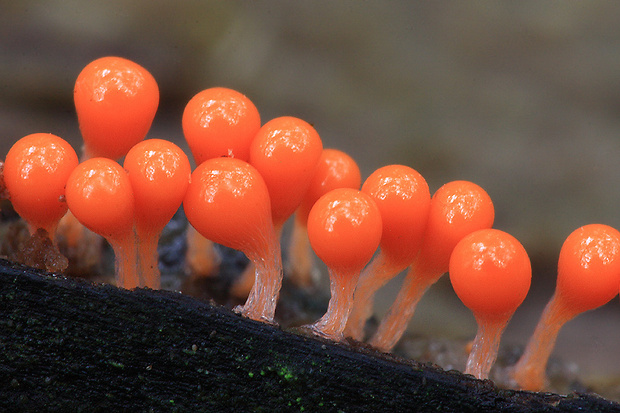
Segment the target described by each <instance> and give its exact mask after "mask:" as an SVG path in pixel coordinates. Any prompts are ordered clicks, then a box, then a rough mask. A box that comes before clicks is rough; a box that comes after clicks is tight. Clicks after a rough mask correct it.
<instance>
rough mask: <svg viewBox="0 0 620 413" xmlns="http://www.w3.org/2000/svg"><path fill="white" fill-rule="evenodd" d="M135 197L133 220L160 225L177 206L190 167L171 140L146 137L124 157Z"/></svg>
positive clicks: (183, 190)
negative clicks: (134, 216)
mask: <svg viewBox="0 0 620 413" xmlns="http://www.w3.org/2000/svg"><path fill="white" fill-rule="evenodd" d="M123 166H124V168H125V170H126V171H127V174H128V176H129V180H130V181H131V187H132V189H133V194H134V198H135V208H136V223H137V224H138V225H141V226H143V227H145V228H158V229H161V228H163V227H164V226H165V225H166V224H167V223H168V221H170V219H171V218H172V216H173V215H174V213H175V212H176V211H177V209H179V207H180V206H181V203H182V202H183V197H184V196H185V191H186V190H187V186H188V185H189V179H190V175H191V172H192V171H191V167H190V164H189V160H188V159H187V156H186V155H185V153H184V152H183V151H182V150H181V148H179V147H178V146H177V145H175V144H174V143H172V142H169V141H166V140H162V139H148V140H145V141H143V142H140V143H138V144H137V145H135V146H134V147H133V148H131V150H130V151H129V152H128V153H127V156H126V157H125V163H124V165H123Z"/></svg>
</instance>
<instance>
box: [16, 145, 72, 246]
mask: <svg viewBox="0 0 620 413" xmlns="http://www.w3.org/2000/svg"><path fill="white" fill-rule="evenodd" d="M77 165H78V158H77V155H76V153H75V151H74V150H73V148H72V147H71V145H69V144H68V143H67V142H66V141H65V140H64V139H62V138H59V137H58V136H56V135H52V134H50V133H34V134H32V135H28V136H25V137H23V138H21V139H20V140H18V141H17V142H16V143H15V144H14V145H13V146H12V147H11V149H10V150H9V153H8V154H7V155H6V160H5V164H4V181H5V185H6V187H7V190H8V191H9V194H10V198H11V202H12V204H13V207H14V208H15V211H17V213H18V214H19V215H20V216H21V217H22V218H23V219H25V220H26V221H28V222H29V224H30V225H31V227H32V228H33V229H35V228H43V229H45V230H47V231H48V232H50V236H53V233H52V232H53V231H54V229H55V227H56V225H57V224H58V221H59V220H60V218H62V216H63V215H64V214H65V213H66V212H67V203H66V202H65V196H64V195H65V184H66V183H67V179H69V175H70V174H71V172H72V171H73V169H74V168H75V167H76V166H77Z"/></svg>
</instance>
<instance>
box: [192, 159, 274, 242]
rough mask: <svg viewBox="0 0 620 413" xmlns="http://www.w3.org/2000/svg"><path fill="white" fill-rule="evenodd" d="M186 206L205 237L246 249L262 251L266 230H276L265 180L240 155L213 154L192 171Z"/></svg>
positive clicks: (193, 222) (198, 229)
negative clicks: (224, 155)
mask: <svg viewBox="0 0 620 413" xmlns="http://www.w3.org/2000/svg"><path fill="white" fill-rule="evenodd" d="M183 208H184V210H185V215H186V216H187V219H188V221H189V222H190V224H191V225H192V226H193V227H194V228H195V229H196V230H197V231H198V232H199V233H200V234H202V235H203V236H204V237H205V238H207V239H210V240H211V241H213V242H216V243H219V244H222V245H225V246H228V247H230V248H234V249H237V250H240V251H243V252H246V253H248V252H251V253H253V254H257V253H258V254H260V253H261V252H262V248H264V243H265V240H266V239H267V237H266V235H265V234H267V233H268V231H270V230H271V231H273V228H272V226H273V224H272V222H271V205H270V203H269V192H268V190H267V186H266V185H265V181H264V180H263V178H262V177H261V175H260V174H259V173H258V171H257V170H256V169H255V168H254V167H253V166H251V165H250V164H248V163H247V162H244V161H241V160H239V159H235V158H214V159H209V160H206V161H204V162H203V163H202V164H200V165H199V166H198V167H197V168H196V170H194V172H193V173H192V178H191V183H190V184H189V186H188V188H187V192H186V194H185V199H184V201H183ZM270 228H271V229H270Z"/></svg>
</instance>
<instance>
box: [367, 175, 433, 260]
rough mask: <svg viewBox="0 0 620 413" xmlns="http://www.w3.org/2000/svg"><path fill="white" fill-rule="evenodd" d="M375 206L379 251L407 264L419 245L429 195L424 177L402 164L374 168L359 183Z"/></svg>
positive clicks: (429, 198) (429, 199) (425, 219)
mask: <svg viewBox="0 0 620 413" xmlns="http://www.w3.org/2000/svg"><path fill="white" fill-rule="evenodd" d="M362 192H365V193H367V194H368V195H370V196H371V197H372V198H373V199H374V201H375V202H376V203H377V205H378V206H379V210H380V211H381V219H382V220H383V234H382V236H381V251H382V253H384V254H386V255H387V256H388V257H390V258H392V259H396V260H398V261H399V262H402V263H403V264H405V265H407V264H409V263H411V262H412V261H413V259H414V258H415V256H416V255H417V253H418V250H419V249H420V244H421V242H422V234H423V233H424V228H425V227H426V221H427V217H428V210H429V207H430V203H431V195H430V192H429V190H428V184H427V183H426V180H425V179H424V178H423V177H422V175H420V174H419V173H418V172H417V171H416V170H414V169H412V168H410V167H408V166H404V165H389V166H384V167H382V168H379V169H377V170H376V171H374V172H373V173H372V174H371V175H370V176H369V177H368V179H366V181H365V182H364V184H363V185H362Z"/></svg>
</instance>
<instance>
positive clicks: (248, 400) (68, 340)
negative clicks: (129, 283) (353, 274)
mask: <svg viewBox="0 0 620 413" xmlns="http://www.w3.org/2000/svg"><path fill="white" fill-rule="evenodd" d="M0 389H1V393H2V394H1V396H0V411H37V410H38V411H59V412H73V411H88V412H93V411H105V412H111V411H115V412H116V411H131V412H142V411H145V412H148V411H154V412H165V411H179V412H186V411H187V412H201V411H207V412H209V411H210V412H225V411H236V412H249V411H265V412H275V411H297V412H298V411H305V412H315V411H328V412H331V411H334V412H337V411H343V412H385V411H398V412H405V411H442V412H491V411H506V412H525V411H537V412H611V411H619V412H620V405H618V404H616V403H613V402H611V401H608V400H605V399H602V398H599V397H597V396H595V395H585V394H573V395H569V396H560V395H556V394H549V393H547V394H544V393H532V392H522V391H512V390H502V389H498V388H496V387H495V386H494V384H493V383H492V382H490V381H479V380H475V379H474V378H472V377H470V376H465V375H463V374H460V373H458V372H445V371H443V370H441V369H439V368H437V367H434V366H429V365H421V364H418V363H416V362H414V361H410V360H404V359H399V358H397V357H394V356H391V355H387V354H382V353H378V352H375V351H374V350H372V349H370V348H368V347H363V346H360V345H355V344H354V343H343V344H336V343H332V342H328V341H324V340H320V339H316V338H314V337H309V336H306V335H304V334H301V333H300V332H288V331H283V330H281V329H279V328H278V327H275V326H270V325H266V324H263V323H258V322H254V321H251V320H247V319H244V318H242V317H240V316H238V315H236V314H234V313H232V312H231V311H229V310H228V309H225V308H222V307H218V306H215V305H211V304H210V303H207V302H205V301H200V300H196V299H194V298H191V297H188V296H184V295H182V294H179V293H175V292H169V291H152V290H147V289H138V290H135V291H127V290H123V289H119V288H116V287H113V286H110V285H99V284H93V283H89V282H86V281H83V280H77V279H68V278H64V277H61V276H50V275H47V274H43V273H41V272H38V271H35V270H32V269H29V268H27V267H23V266H19V265H15V264H13V263H10V262H8V261H4V260H0Z"/></svg>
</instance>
